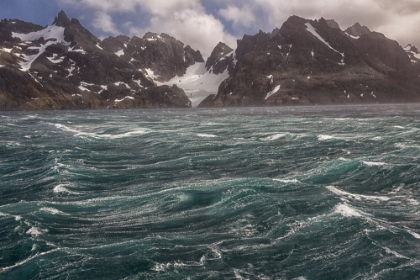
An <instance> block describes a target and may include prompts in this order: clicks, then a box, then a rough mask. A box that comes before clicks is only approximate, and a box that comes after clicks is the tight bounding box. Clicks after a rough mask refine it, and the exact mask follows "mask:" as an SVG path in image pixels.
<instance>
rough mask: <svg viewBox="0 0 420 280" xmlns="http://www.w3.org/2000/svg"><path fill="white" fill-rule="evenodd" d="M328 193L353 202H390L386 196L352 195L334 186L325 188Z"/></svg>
mask: <svg viewBox="0 0 420 280" xmlns="http://www.w3.org/2000/svg"><path fill="white" fill-rule="evenodd" d="M326 188H327V189H328V190H329V191H331V192H332V193H335V194H337V195H339V196H341V197H343V196H344V197H346V198H350V199H354V200H373V201H388V200H390V198H389V197H386V196H373V195H362V194H353V193H349V192H346V191H342V190H340V189H337V188H336V187H334V186H327V187H326Z"/></svg>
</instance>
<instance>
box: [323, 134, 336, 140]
mask: <svg viewBox="0 0 420 280" xmlns="http://www.w3.org/2000/svg"><path fill="white" fill-rule="evenodd" d="M331 139H337V138H336V137H334V136H331V135H323V134H320V135H318V140H319V141H327V140H331Z"/></svg>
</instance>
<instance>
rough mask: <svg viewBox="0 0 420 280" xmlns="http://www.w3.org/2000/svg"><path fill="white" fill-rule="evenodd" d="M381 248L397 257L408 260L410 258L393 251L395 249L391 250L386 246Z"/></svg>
mask: <svg viewBox="0 0 420 280" xmlns="http://www.w3.org/2000/svg"><path fill="white" fill-rule="evenodd" d="M382 248H383V249H384V250H385V251H386V252H387V253H388V254H392V255H394V256H396V257H397V258H400V259H407V260H410V258H409V257H406V256H403V255H401V254H399V253H398V252H395V251H393V250H391V249H389V248H388V247H382Z"/></svg>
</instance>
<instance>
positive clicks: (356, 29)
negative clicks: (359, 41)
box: [345, 22, 371, 37]
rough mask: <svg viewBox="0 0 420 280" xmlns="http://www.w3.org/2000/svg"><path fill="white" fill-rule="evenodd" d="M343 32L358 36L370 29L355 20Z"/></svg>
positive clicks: (368, 31) (367, 32)
mask: <svg viewBox="0 0 420 280" xmlns="http://www.w3.org/2000/svg"><path fill="white" fill-rule="evenodd" d="M345 32H346V33H347V34H349V35H351V36H354V37H360V36H362V35H366V34H369V33H370V32H371V31H370V30H369V28H367V27H366V26H364V25H361V24H360V23H358V22H356V23H355V24H354V25H353V26H350V27H349V28H347V29H346V30H345Z"/></svg>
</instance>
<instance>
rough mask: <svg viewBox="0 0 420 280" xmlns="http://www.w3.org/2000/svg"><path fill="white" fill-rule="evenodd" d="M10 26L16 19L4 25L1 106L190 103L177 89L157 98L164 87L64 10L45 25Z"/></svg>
mask: <svg viewBox="0 0 420 280" xmlns="http://www.w3.org/2000/svg"><path fill="white" fill-rule="evenodd" d="M9 25H13V26H14V25H16V23H12V22H10V23H9V22H6V23H3V24H2V25H0V34H3V36H2V38H3V41H0V46H1V47H0V65H1V66H0V67H1V68H0V109H2V110H13V109H16V110H43V109H84V108H121V107H124V108H126V107H127V106H129V105H131V106H132V107H189V106H190V101H189V100H188V98H187V97H186V95H185V93H184V92H183V91H182V89H179V88H177V87H162V90H163V91H164V92H166V94H163V95H161V94H157V95H156V96H153V94H152V93H159V92H161V91H162V90H161V89H160V88H156V84H155V83H154V82H153V81H152V80H150V79H149V78H148V77H146V76H145V75H144V74H143V73H142V72H141V71H138V69H136V67H135V66H134V65H133V64H131V63H130V62H128V61H126V60H124V59H122V58H121V57H119V56H118V55H115V54H114V53H112V52H108V51H106V50H105V49H104V48H103V47H102V42H101V41H100V40H99V39H98V38H96V37H95V36H94V35H92V34H91V33H90V32H89V31H88V30H87V29H85V28H84V27H83V26H82V25H81V24H80V22H79V21H77V20H76V19H72V20H69V19H68V18H67V16H66V14H65V13H64V12H60V13H59V14H58V16H57V17H56V19H55V21H54V23H53V25H51V26H47V27H45V28H41V27H39V26H35V25H31V24H28V23H21V22H19V26H22V28H20V27H19V26H17V27H15V28H14V29H12V28H10V27H9ZM27 31H30V32H27ZM21 80H23V81H24V82H23V83H20V81H21ZM168 94H169V96H171V98H167V96H166V95H168ZM159 96H160V97H159ZM174 96H175V97H176V98H173V97H174ZM121 100H124V101H121ZM127 100H134V101H135V102H134V101H130V102H128V101H127Z"/></svg>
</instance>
